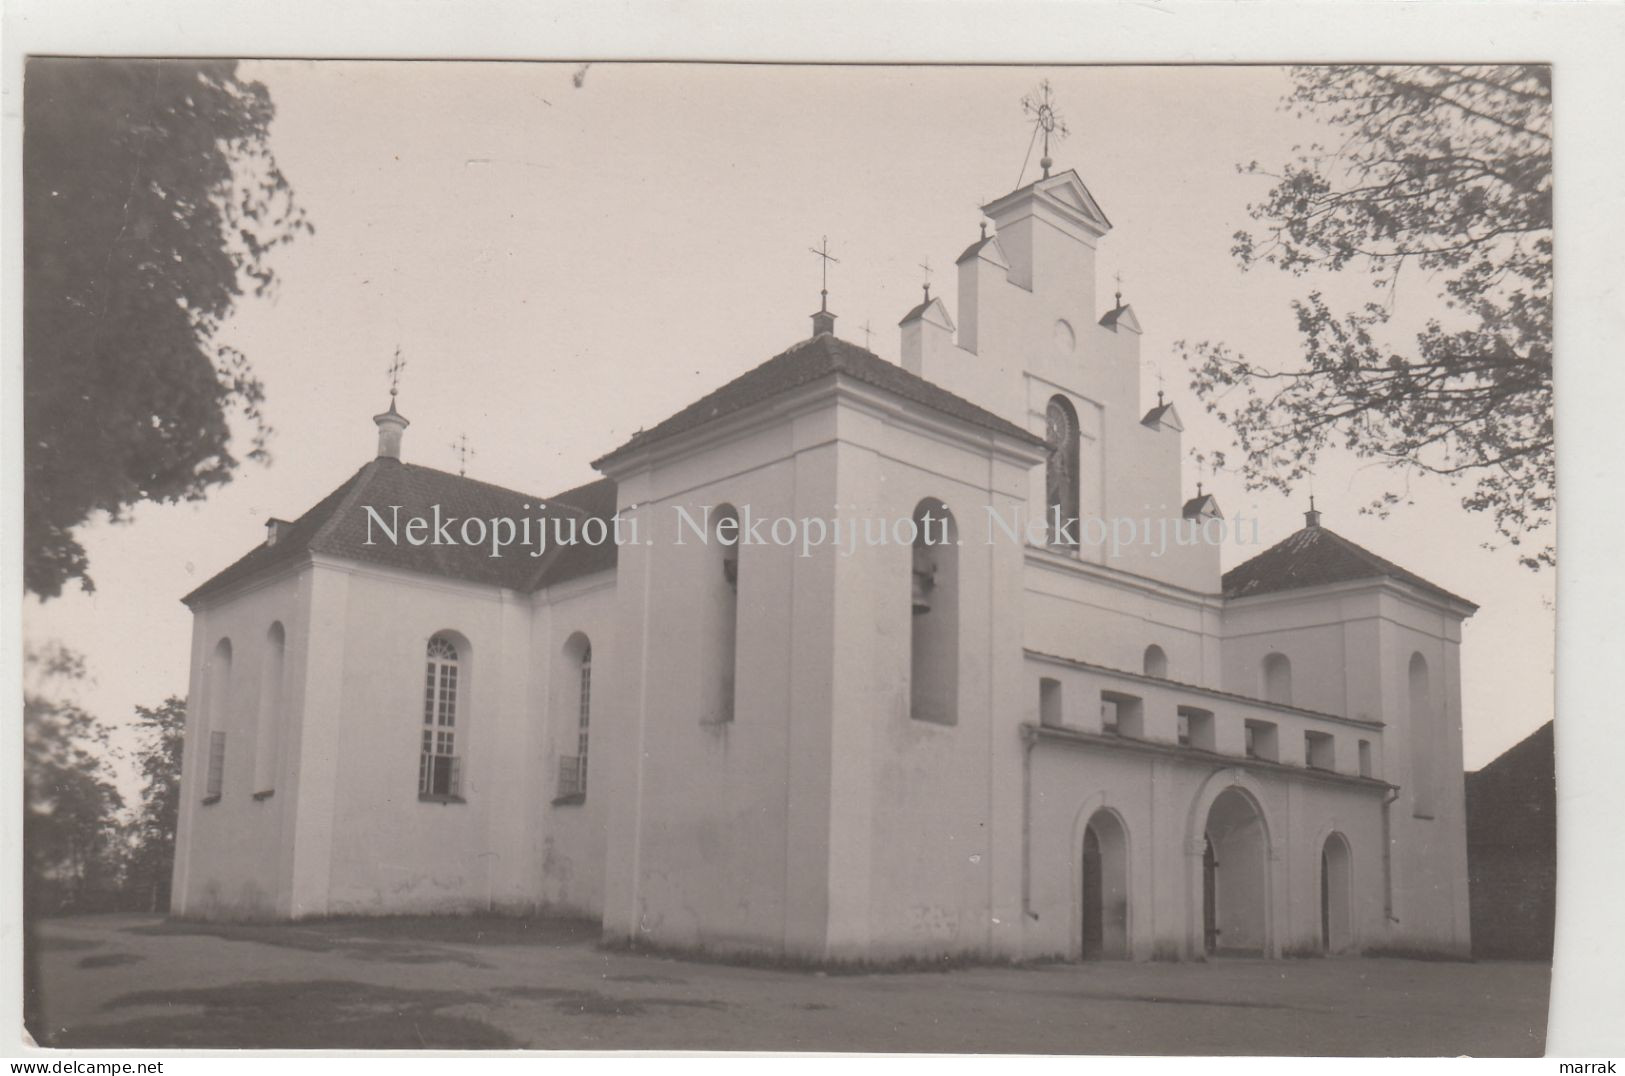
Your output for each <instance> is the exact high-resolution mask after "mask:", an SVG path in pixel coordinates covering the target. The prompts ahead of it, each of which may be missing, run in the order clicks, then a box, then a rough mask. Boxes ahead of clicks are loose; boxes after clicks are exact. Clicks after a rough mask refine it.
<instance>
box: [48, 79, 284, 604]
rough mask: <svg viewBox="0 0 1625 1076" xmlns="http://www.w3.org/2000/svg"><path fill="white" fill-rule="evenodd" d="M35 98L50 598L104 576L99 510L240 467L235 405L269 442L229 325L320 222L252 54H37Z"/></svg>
mask: <svg viewBox="0 0 1625 1076" xmlns="http://www.w3.org/2000/svg"><path fill="white" fill-rule="evenodd" d="M23 100H24V104H23V115H24V131H23V203H24V208H23V212H24V236H23V273H24V281H23V395H24V445H25V452H24V457H25V459H24V475H25V482H26V485H25V496H24V513H23V530H24V544H25V550H24V584H25V586H26V587H27V588H28V589H29V590H30V591H32V592H33V593H34V594H37V595H39V596H40V597H42V598H50V597H55V596H56V595H58V594H60V593H61V590H62V587H63V585H64V584H65V583H67V582H69V581H71V580H75V579H77V580H78V581H79V582H80V585H81V586H82V587H83V588H84V589H86V590H90V589H92V588H93V585H92V582H91V579H90V575H89V571H88V569H89V565H88V563H87V561H86V557H85V551H84V548H83V547H82V546H81V545H80V544H79V542H78V540H77V539H76V538H75V535H74V529H75V528H76V527H78V526H79V525H80V524H82V523H83V522H84V521H85V520H86V519H87V518H89V517H90V515H91V514H92V513H94V512H96V511H102V512H106V513H108V515H109V516H110V517H111V518H113V519H115V520H117V519H120V518H122V517H123V516H124V515H125V513H126V512H127V510H128V509H129V508H130V506H132V505H134V504H136V503H138V502H141V501H147V500H151V501H160V502H170V503H173V502H176V501H180V500H196V499H199V498H201V497H203V496H204V495H205V494H206V493H207V491H208V490H209V489H210V488H211V487H213V486H215V485H218V484H220V483H223V482H226V481H228V480H229V479H230V477H231V475H232V472H233V471H234V470H235V468H236V467H237V465H238V461H237V460H236V459H235V458H234V457H233V455H232V453H231V451H230V450H229V446H228V442H229V440H230V432H231V431H230V426H229V423H228V417H229V414H230V413H231V412H233V411H236V410H240V411H242V412H243V413H244V414H245V416H246V418H247V419H248V420H249V422H250V423H251V424H252V428H253V430H254V435H253V445H252V451H251V452H250V453H249V455H250V458H255V459H263V458H264V454H265V442H266V437H267V435H268V434H269V428H268V427H267V425H266V424H265V421H264V416H263V415H262V413H261V411H260V404H261V401H262V398H263V390H262V387H261V385H260V382H259V380H258V379H257V378H256V377H255V376H254V373H253V370H252V368H251V367H250V365H249V362H248V358H247V356H246V355H244V354H243V353H242V352H240V351H238V350H236V349H234V348H232V347H230V346H227V345H226V344H224V343H223V342H221V341H220V340H219V339H218V332H219V328H220V326H221V324H222V322H223V321H224V320H225V318H226V317H227V316H228V315H229V314H230V313H231V311H232V309H233V307H234V305H235V304H236V302H237V300H238V298H239V297H240V296H242V295H243V294H244V291H245V289H249V290H252V292H253V293H254V294H256V295H259V294H264V293H265V292H266V291H267V290H268V289H269V288H271V287H272V285H273V284H274V283H275V280H276V276H275V273H274V272H273V270H272V268H271V265H270V262H269V259H268V255H269V254H270V252H271V251H272V250H273V249H274V248H276V247H277V246H278V245H280V244H282V243H284V242H286V241H288V240H290V239H292V238H293V237H294V236H295V235H297V234H298V233H299V232H302V231H303V232H309V231H312V230H313V229H312V228H311V226H310V224H309V223H308V222H307V221H306V219H305V215H304V213H303V211H302V210H301V209H300V208H299V206H298V205H297V204H296V203H295V201H294V198H293V192H292V189H291V188H290V186H289V185H288V182H287V180H286V179H285V178H284V176H283V174H282V172H281V170H280V169H279V168H278V167H277V162H276V158H275V157H274V156H273V154H272V152H271V149H270V143H269V138H268V132H269V128H270V123H271V119H272V117H273V115H274V114H275V110H274V108H273V106H272V103H271V97H270V94H269V92H268V91H267V90H266V88H265V86H263V85H262V84H260V83H258V82H251V81H244V80H243V79H242V78H240V77H239V76H238V74H237V65H236V63H235V62H232V61H209V62H192V61H177V60H162V61H139V60H94V59H50V58H37V59H32V60H30V61H29V63H28V67H27V70H26V73H25V76H24V94H23Z"/></svg>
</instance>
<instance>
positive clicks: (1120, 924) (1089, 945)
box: [1081, 808, 1128, 960]
mask: <svg viewBox="0 0 1625 1076" xmlns="http://www.w3.org/2000/svg"><path fill="white" fill-rule="evenodd" d="M1082 911H1083V931H1082V938H1083V942H1082V949H1081V952H1082V956H1083V959H1085V960H1122V959H1125V958H1127V956H1128V835H1127V833H1126V832H1125V831H1124V829H1123V823H1122V821H1121V820H1119V819H1118V817H1117V816H1116V815H1115V814H1113V813H1112V812H1111V811H1108V810H1106V809H1104V808H1102V809H1101V810H1098V811H1096V812H1095V813H1094V814H1093V815H1091V816H1090V817H1089V824H1088V825H1087V826H1085V827H1084V830H1083V909H1082Z"/></svg>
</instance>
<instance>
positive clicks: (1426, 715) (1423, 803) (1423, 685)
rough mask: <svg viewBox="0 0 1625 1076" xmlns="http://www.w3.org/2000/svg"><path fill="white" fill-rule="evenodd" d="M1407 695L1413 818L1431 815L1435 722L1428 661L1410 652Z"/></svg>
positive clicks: (1418, 654)
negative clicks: (1408, 703)
mask: <svg viewBox="0 0 1625 1076" xmlns="http://www.w3.org/2000/svg"><path fill="white" fill-rule="evenodd" d="M1408 698H1409V702H1410V705H1409V706H1408V707H1407V710H1408V711H1409V712H1408V713H1407V714H1406V723H1407V724H1408V725H1409V726H1410V729H1409V731H1410V744H1411V813H1412V814H1413V815H1415V816H1416V817H1417V818H1432V817H1433V791H1434V790H1433V786H1434V784H1435V782H1436V776H1435V774H1434V765H1433V737H1434V735H1435V732H1436V729H1435V725H1436V722H1435V720H1434V717H1433V692H1432V683H1431V680H1430V678H1429V676H1428V661H1427V658H1424V657H1423V656H1422V655H1421V654H1420V653H1415V654H1412V655H1411V665H1410V671H1409V692H1408Z"/></svg>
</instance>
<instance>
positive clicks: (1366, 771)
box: [1360, 740, 1372, 777]
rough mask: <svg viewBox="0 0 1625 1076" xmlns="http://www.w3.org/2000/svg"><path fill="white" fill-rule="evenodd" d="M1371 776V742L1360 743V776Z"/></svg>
mask: <svg viewBox="0 0 1625 1076" xmlns="http://www.w3.org/2000/svg"><path fill="white" fill-rule="evenodd" d="M1371 775H1372V774H1371V741H1370V740H1361V741H1360V776H1361V777H1370V776H1371Z"/></svg>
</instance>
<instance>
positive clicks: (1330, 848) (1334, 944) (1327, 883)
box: [1320, 833, 1354, 953]
mask: <svg viewBox="0 0 1625 1076" xmlns="http://www.w3.org/2000/svg"><path fill="white" fill-rule="evenodd" d="M1350 868H1351V863H1350V856H1349V843H1348V841H1347V840H1346V839H1344V837H1343V835H1342V834H1341V833H1333V834H1332V835H1331V836H1329V837H1327V838H1326V844H1325V846H1324V847H1323V848H1322V849H1321V851H1320V947H1321V949H1322V950H1324V951H1325V952H1327V953H1340V952H1343V951H1344V950H1345V949H1347V948H1348V947H1349V945H1350V943H1352V942H1353V940H1354V934H1353V925H1352V922H1351V919H1350V916H1349V891H1350V882H1351V881H1352V880H1353V877H1352V874H1351V870H1350Z"/></svg>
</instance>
